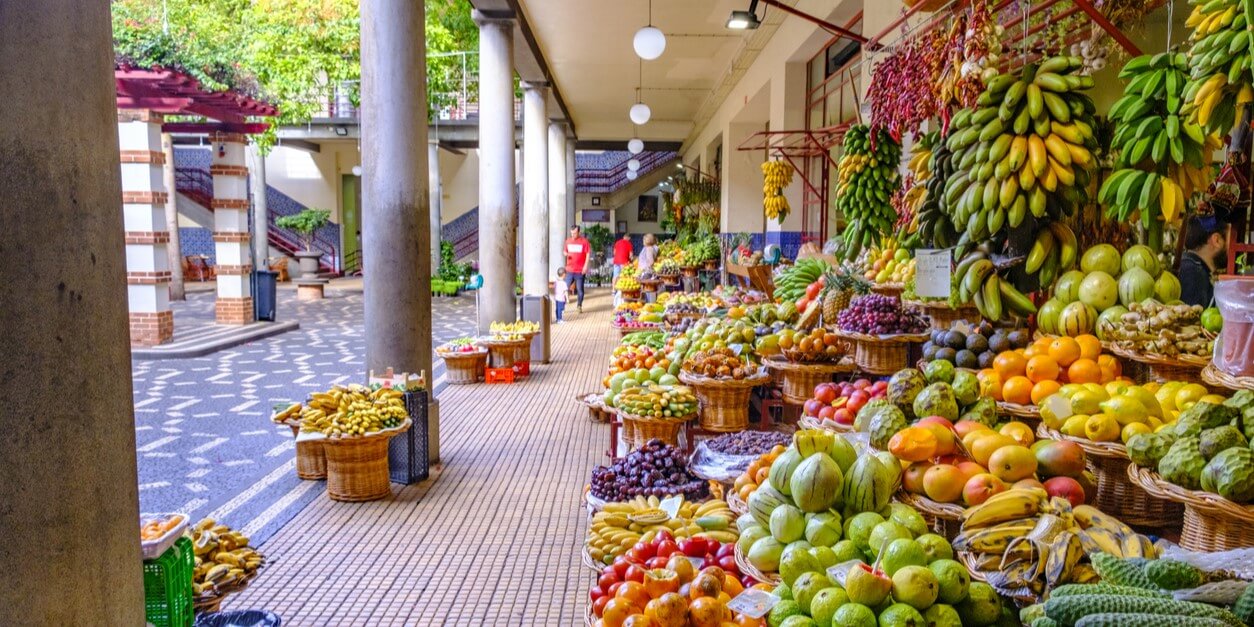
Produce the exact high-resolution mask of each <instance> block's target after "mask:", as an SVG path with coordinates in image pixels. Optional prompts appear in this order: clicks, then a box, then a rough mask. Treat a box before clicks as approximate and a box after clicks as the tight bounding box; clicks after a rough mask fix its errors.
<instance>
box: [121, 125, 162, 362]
mask: <svg viewBox="0 0 1254 627" xmlns="http://www.w3.org/2000/svg"><path fill="white" fill-rule="evenodd" d="M161 121H162V120H161V114H159V113H152V112H151V111H119V112H118V149H119V152H120V155H121V159H122V217H123V227H124V228H125V229H126V285H127V290H126V291H127V296H128V300H129V303H130V328H131V344H133V345H138V346H154V345H157V344H164V343H166V342H169V341H170V339H171V338H173V337H174V313H173V312H172V311H170V258H169V255H168V254H167V252H166V244H167V243H168V242H169V241H170V231H169V229H168V228H167V227H166V221H165V203H166V189H165V173H164V172H163V170H162V165H163V164H164V163H165V153H163V152H162V151H161Z"/></svg>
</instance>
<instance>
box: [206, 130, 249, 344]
mask: <svg viewBox="0 0 1254 627" xmlns="http://www.w3.org/2000/svg"><path fill="white" fill-rule="evenodd" d="M209 139H210V142H211V145H210V151H211V153H212V160H211V162H210V165H209V174H210V175H212V176H213V249H214V252H215V254H216V256H217V261H216V264H215V270H216V271H217V275H218V278H217V282H218V302H217V303H216V306H215V318H216V319H217V322H218V324H248V323H250V322H252V321H253V292H252V271H253V263H252V246H251V240H252V238H250V237H249V235H248V167H247V166H246V165H245V161H246V157H245V155H244V152H245V150H244V146H245V145H246V143H247V142H248V138H246V137H245V136H244V135H241V134H239V133H224V132H216V133H212V134H211V135H210V137H209Z"/></svg>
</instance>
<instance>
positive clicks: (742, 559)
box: [734, 543, 783, 586]
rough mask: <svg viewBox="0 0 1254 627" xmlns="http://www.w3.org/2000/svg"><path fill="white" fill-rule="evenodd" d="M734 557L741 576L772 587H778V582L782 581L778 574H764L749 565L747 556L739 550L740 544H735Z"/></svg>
mask: <svg viewBox="0 0 1254 627" xmlns="http://www.w3.org/2000/svg"><path fill="white" fill-rule="evenodd" d="M734 555H735V556H736V567H737V568H739V569H740V573H741V574H743V575H749V576H750V577H753V578H754V579H757V580H758V581H761V582H763V583H769V584H771V585H774V586H778V585H779V584H780V582H782V581H783V579H782V578H781V577H780V576H779V573H764V572H762V571H760V570H758V569H757V568H755V567H754V566H753V564H750V563H749V556H748V555H745V554H744V552H743V551H741V550H740V543H736V549H735V553H734Z"/></svg>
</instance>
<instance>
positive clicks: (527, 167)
mask: <svg viewBox="0 0 1254 627" xmlns="http://www.w3.org/2000/svg"><path fill="white" fill-rule="evenodd" d="M548 99H549V87H548V85H546V84H543V83H541V84H534V83H527V84H524V86H523V106H524V107H525V108H526V111H525V113H524V115H523V201H524V202H523V207H522V227H523V233H522V241H523V294H526V295H528V296H544V295H545V294H548V292H549V135H548V133H549V128H548V127H549V116H548V112H547V101H548Z"/></svg>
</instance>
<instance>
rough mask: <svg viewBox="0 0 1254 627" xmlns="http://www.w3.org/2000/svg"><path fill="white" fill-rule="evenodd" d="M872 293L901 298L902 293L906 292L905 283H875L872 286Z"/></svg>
mask: <svg viewBox="0 0 1254 627" xmlns="http://www.w3.org/2000/svg"><path fill="white" fill-rule="evenodd" d="M871 291H872V292H875V293H876V294H882V295H884V296H896V297H898V298H901V293H902V292H904V291H906V284H905V283H874V284H872V285H871Z"/></svg>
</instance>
